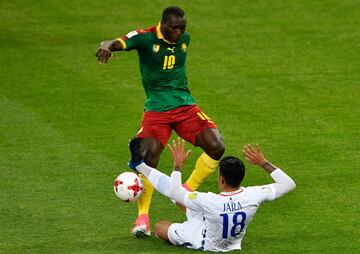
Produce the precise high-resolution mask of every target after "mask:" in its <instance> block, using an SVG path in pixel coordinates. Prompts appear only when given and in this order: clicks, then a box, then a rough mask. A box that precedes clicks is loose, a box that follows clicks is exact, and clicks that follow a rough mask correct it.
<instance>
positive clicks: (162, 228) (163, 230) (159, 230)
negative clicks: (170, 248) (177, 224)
mask: <svg viewBox="0 0 360 254" xmlns="http://www.w3.org/2000/svg"><path fill="white" fill-rule="evenodd" d="M170 226H171V222H169V221H159V222H157V223H156V224H155V228H154V233H155V235H156V236H157V237H159V238H160V239H163V240H166V241H169V237H168V230H169V227H170Z"/></svg>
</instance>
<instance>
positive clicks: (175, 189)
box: [136, 138, 191, 205]
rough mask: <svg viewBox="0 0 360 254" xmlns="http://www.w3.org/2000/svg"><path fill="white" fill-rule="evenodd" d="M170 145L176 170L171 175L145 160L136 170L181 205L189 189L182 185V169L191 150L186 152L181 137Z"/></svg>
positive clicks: (158, 189) (162, 192)
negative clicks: (151, 165) (146, 162)
mask: <svg viewBox="0 0 360 254" xmlns="http://www.w3.org/2000/svg"><path fill="white" fill-rule="evenodd" d="M168 147H169V149H170V151H171V154H172V157H173V163H174V171H173V172H172V174H171V176H170V177H169V176H167V175H165V174H164V173H161V172H160V171H158V170H157V169H155V168H152V167H150V166H148V165H146V164H145V163H144V162H143V163H141V164H140V165H138V166H137V167H136V170H137V171H139V172H140V173H142V174H143V175H144V176H145V177H146V178H147V179H148V180H149V181H150V182H151V184H152V185H153V186H154V187H155V189H156V190H157V191H159V192H160V193H161V194H163V195H165V196H168V197H169V198H171V199H173V200H175V201H176V202H177V203H179V204H180V205H184V197H185V194H186V193H187V191H186V190H185V189H184V188H183V187H182V182H181V171H182V169H183V165H184V163H185V161H186V160H187V158H188V157H189V155H190V152H191V151H190V150H189V151H187V152H185V141H184V140H182V139H180V138H178V139H177V140H176V141H175V140H174V141H173V144H172V146H171V145H168Z"/></svg>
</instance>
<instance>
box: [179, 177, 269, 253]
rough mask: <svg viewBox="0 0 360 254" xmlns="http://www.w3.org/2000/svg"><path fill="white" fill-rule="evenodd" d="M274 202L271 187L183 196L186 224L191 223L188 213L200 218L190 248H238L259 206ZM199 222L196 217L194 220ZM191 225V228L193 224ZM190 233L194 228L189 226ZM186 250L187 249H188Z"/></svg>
mask: <svg viewBox="0 0 360 254" xmlns="http://www.w3.org/2000/svg"><path fill="white" fill-rule="evenodd" d="M274 199H275V190H274V188H273V186H272V184H269V185H263V186H254V187H246V188H244V187H241V188H240V189H239V190H238V191H234V192H222V193H220V194H215V193H212V192H208V193H201V192H192V193H187V194H186V196H185V197H184V203H185V206H186V207H187V208H189V209H187V210H188V211H189V212H190V213H188V214H187V215H188V221H187V222H185V224H186V223H192V222H191V220H192V217H191V216H192V215H191V213H192V214H197V215H195V216H202V217H203V218H202V223H199V224H198V225H197V226H198V227H202V229H201V230H199V229H197V230H195V231H196V232H200V231H201V234H200V235H201V238H202V239H199V237H196V236H194V237H193V238H192V239H190V243H189V244H191V245H192V247H191V248H196V249H202V250H209V251H230V250H235V249H241V241H242V238H243V236H244V234H245V231H246V228H247V226H248V225H249V223H250V222H251V221H252V219H253V217H254V215H255V212H256V210H257V209H258V208H259V205H260V204H261V203H262V202H264V201H270V200H274ZM198 219H199V218H198ZM193 226H194V225H193ZM192 228H193V230H194V227H192ZM189 247H190V246H189Z"/></svg>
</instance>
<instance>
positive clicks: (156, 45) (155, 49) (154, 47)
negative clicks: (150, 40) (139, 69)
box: [152, 44, 160, 53]
mask: <svg viewBox="0 0 360 254" xmlns="http://www.w3.org/2000/svg"><path fill="white" fill-rule="evenodd" d="M152 50H153V51H154V53H157V52H159V50H160V45H159V44H153V46H152Z"/></svg>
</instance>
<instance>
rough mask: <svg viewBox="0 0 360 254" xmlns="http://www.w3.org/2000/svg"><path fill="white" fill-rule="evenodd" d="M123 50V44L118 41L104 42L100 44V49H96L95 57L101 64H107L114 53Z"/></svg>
mask: <svg viewBox="0 0 360 254" xmlns="http://www.w3.org/2000/svg"><path fill="white" fill-rule="evenodd" d="M122 49H123V48H122V46H121V43H120V41H118V40H113V41H103V42H101V43H100V47H98V48H97V49H96V54H95V56H96V57H97V60H98V61H99V62H100V63H101V64H106V63H107V61H108V60H109V58H110V57H111V56H112V52H113V51H120V50H122Z"/></svg>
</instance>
